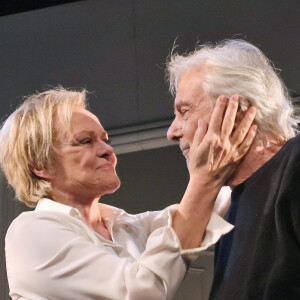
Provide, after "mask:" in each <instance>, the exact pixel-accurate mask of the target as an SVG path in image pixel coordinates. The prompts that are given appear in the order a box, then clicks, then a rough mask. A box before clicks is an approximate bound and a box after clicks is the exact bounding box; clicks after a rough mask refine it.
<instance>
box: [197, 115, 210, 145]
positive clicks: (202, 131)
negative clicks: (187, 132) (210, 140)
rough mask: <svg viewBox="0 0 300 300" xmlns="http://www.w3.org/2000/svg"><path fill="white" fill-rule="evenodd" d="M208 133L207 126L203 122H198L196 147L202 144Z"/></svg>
mask: <svg viewBox="0 0 300 300" xmlns="http://www.w3.org/2000/svg"><path fill="white" fill-rule="evenodd" d="M206 132H207V124H206V123H205V122H204V121H202V120H198V127H197V130H196V132H195V135H194V141H195V143H196V145H199V144H200V143H201V142H202V140H203V138H204V136H205V134H206Z"/></svg>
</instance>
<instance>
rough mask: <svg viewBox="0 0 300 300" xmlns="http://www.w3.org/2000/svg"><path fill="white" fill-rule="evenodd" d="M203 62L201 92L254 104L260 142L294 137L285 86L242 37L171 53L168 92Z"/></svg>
mask: <svg viewBox="0 0 300 300" xmlns="http://www.w3.org/2000/svg"><path fill="white" fill-rule="evenodd" d="M202 65H205V66H206V67H207V68H206V69H207V70H208V71H207V72H206V74H205V77H204V80H203V86H202V87H203V92H204V94H205V95H206V96H207V97H208V98H209V99H211V100H212V101H213V104H214V103H215V101H216V100H217V98H218V96H219V95H221V94H223V95H226V96H227V97H230V96H232V95H233V94H238V95H239V96H240V97H241V102H240V107H241V109H242V110H246V109H247V108H248V107H249V106H255V107H256V109H257V115H256V119H255V123H256V124H257V127H258V132H257V135H256V139H257V140H258V141H261V142H262V143H263V145H265V146H268V145H269V137H270V136H271V137H272V138H275V139H276V140H278V141H279V142H283V141H286V140H288V139H290V138H292V137H294V136H295V134H296V131H297V129H296V128H297V122H298V119H297V118H296V117H295V116H294V115H293V107H292V104H291V99H290V97H289V95H288V91H287V88H286V87H285V85H284V83H283V82H282V80H281V79H280V78H279V76H278V74H277V73H276V70H275V68H274V67H273V65H272V63H271V62H270V61H269V59H268V58H267V57H266V56H265V55H264V54H263V53H262V51H261V50H259V49H258V48H257V47H255V46H253V45H252V44H250V43H248V42H246V41H243V40H225V41H222V42H220V43H218V44H217V45H215V46H212V45H211V44H206V45H202V46H199V47H197V48H196V50H195V51H194V52H191V53H189V54H186V55H179V54H177V53H172V54H171V55H170V58H169V60H168V62H167V77H168V80H169V82H170V91H171V93H172V94H173V95H174V94H175V93H176V90H177V86H178V84H179V81H180V80H181V78H182V77H183V76H184V74H185V73H186V72H187V71H189V70H191V69H194V68H197V67H200V66H202Z"/></svg>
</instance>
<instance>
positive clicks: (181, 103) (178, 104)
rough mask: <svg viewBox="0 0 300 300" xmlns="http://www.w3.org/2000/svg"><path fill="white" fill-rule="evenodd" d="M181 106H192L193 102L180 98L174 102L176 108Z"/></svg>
mask: <svg viewBox="0 0 300 300" xmlns="http://www.w3.org/2000/svg"><path fill="white" fill-rule="evenodd" d="M181 106H191V103H190V102H188V101H183V100H179V101H178V102H177V103H176V104H174V110H176V109H178V108H180V107H181Z"/></svg>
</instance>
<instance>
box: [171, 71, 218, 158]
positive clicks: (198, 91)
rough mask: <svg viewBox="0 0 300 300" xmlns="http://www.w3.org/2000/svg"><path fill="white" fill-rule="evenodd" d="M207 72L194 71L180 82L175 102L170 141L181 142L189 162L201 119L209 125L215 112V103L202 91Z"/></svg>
mask: <svg viewBox="0 0 300 300" xmlns="http://www.w3.org/2000/svg"><path fill="white" fill-rule="evenodd" d="M206 71H207V70H206V69H205V67H198V68H195V69H192V70H190V71H188V72H187V73H186V74H185V75H184V76H183V77H182V79H181V80H180V82H179V84H178V88H177V93H176V98H175V102H174V110H175V119H174V121H173V122H172V124H171V126H170V128H169V130H168V134H167V137H168V139H169V140H173V141H178V142H179V145H180V149H181V151H182V153H183V155H184V156H185V157H186V159H187V160H188V158H189V149H190V146H191V144H192V142H193V139H194V135H195V132H196V130H197V127H198V120H199V119H201V120H202V121H204V122H205V123H207V125H208V123H209V120H210V118H211V115H212V112H213V103H212V102H211V100H209V99H207V97H206V96H205V95H204V92H203V89H202V82H203V79H204V75H205V74H206Z"/></svg>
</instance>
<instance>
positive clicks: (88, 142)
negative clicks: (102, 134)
mask: <svg viewBox="0 0 300 300" xmlns="http://www.w3.org/2000/svg"><path fill="white" fill-rule="evenodd" d="M90 143H92V139H91V138H84V139H81V140H79V141H78V144H81V145H85V144H90Z"/></svg>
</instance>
